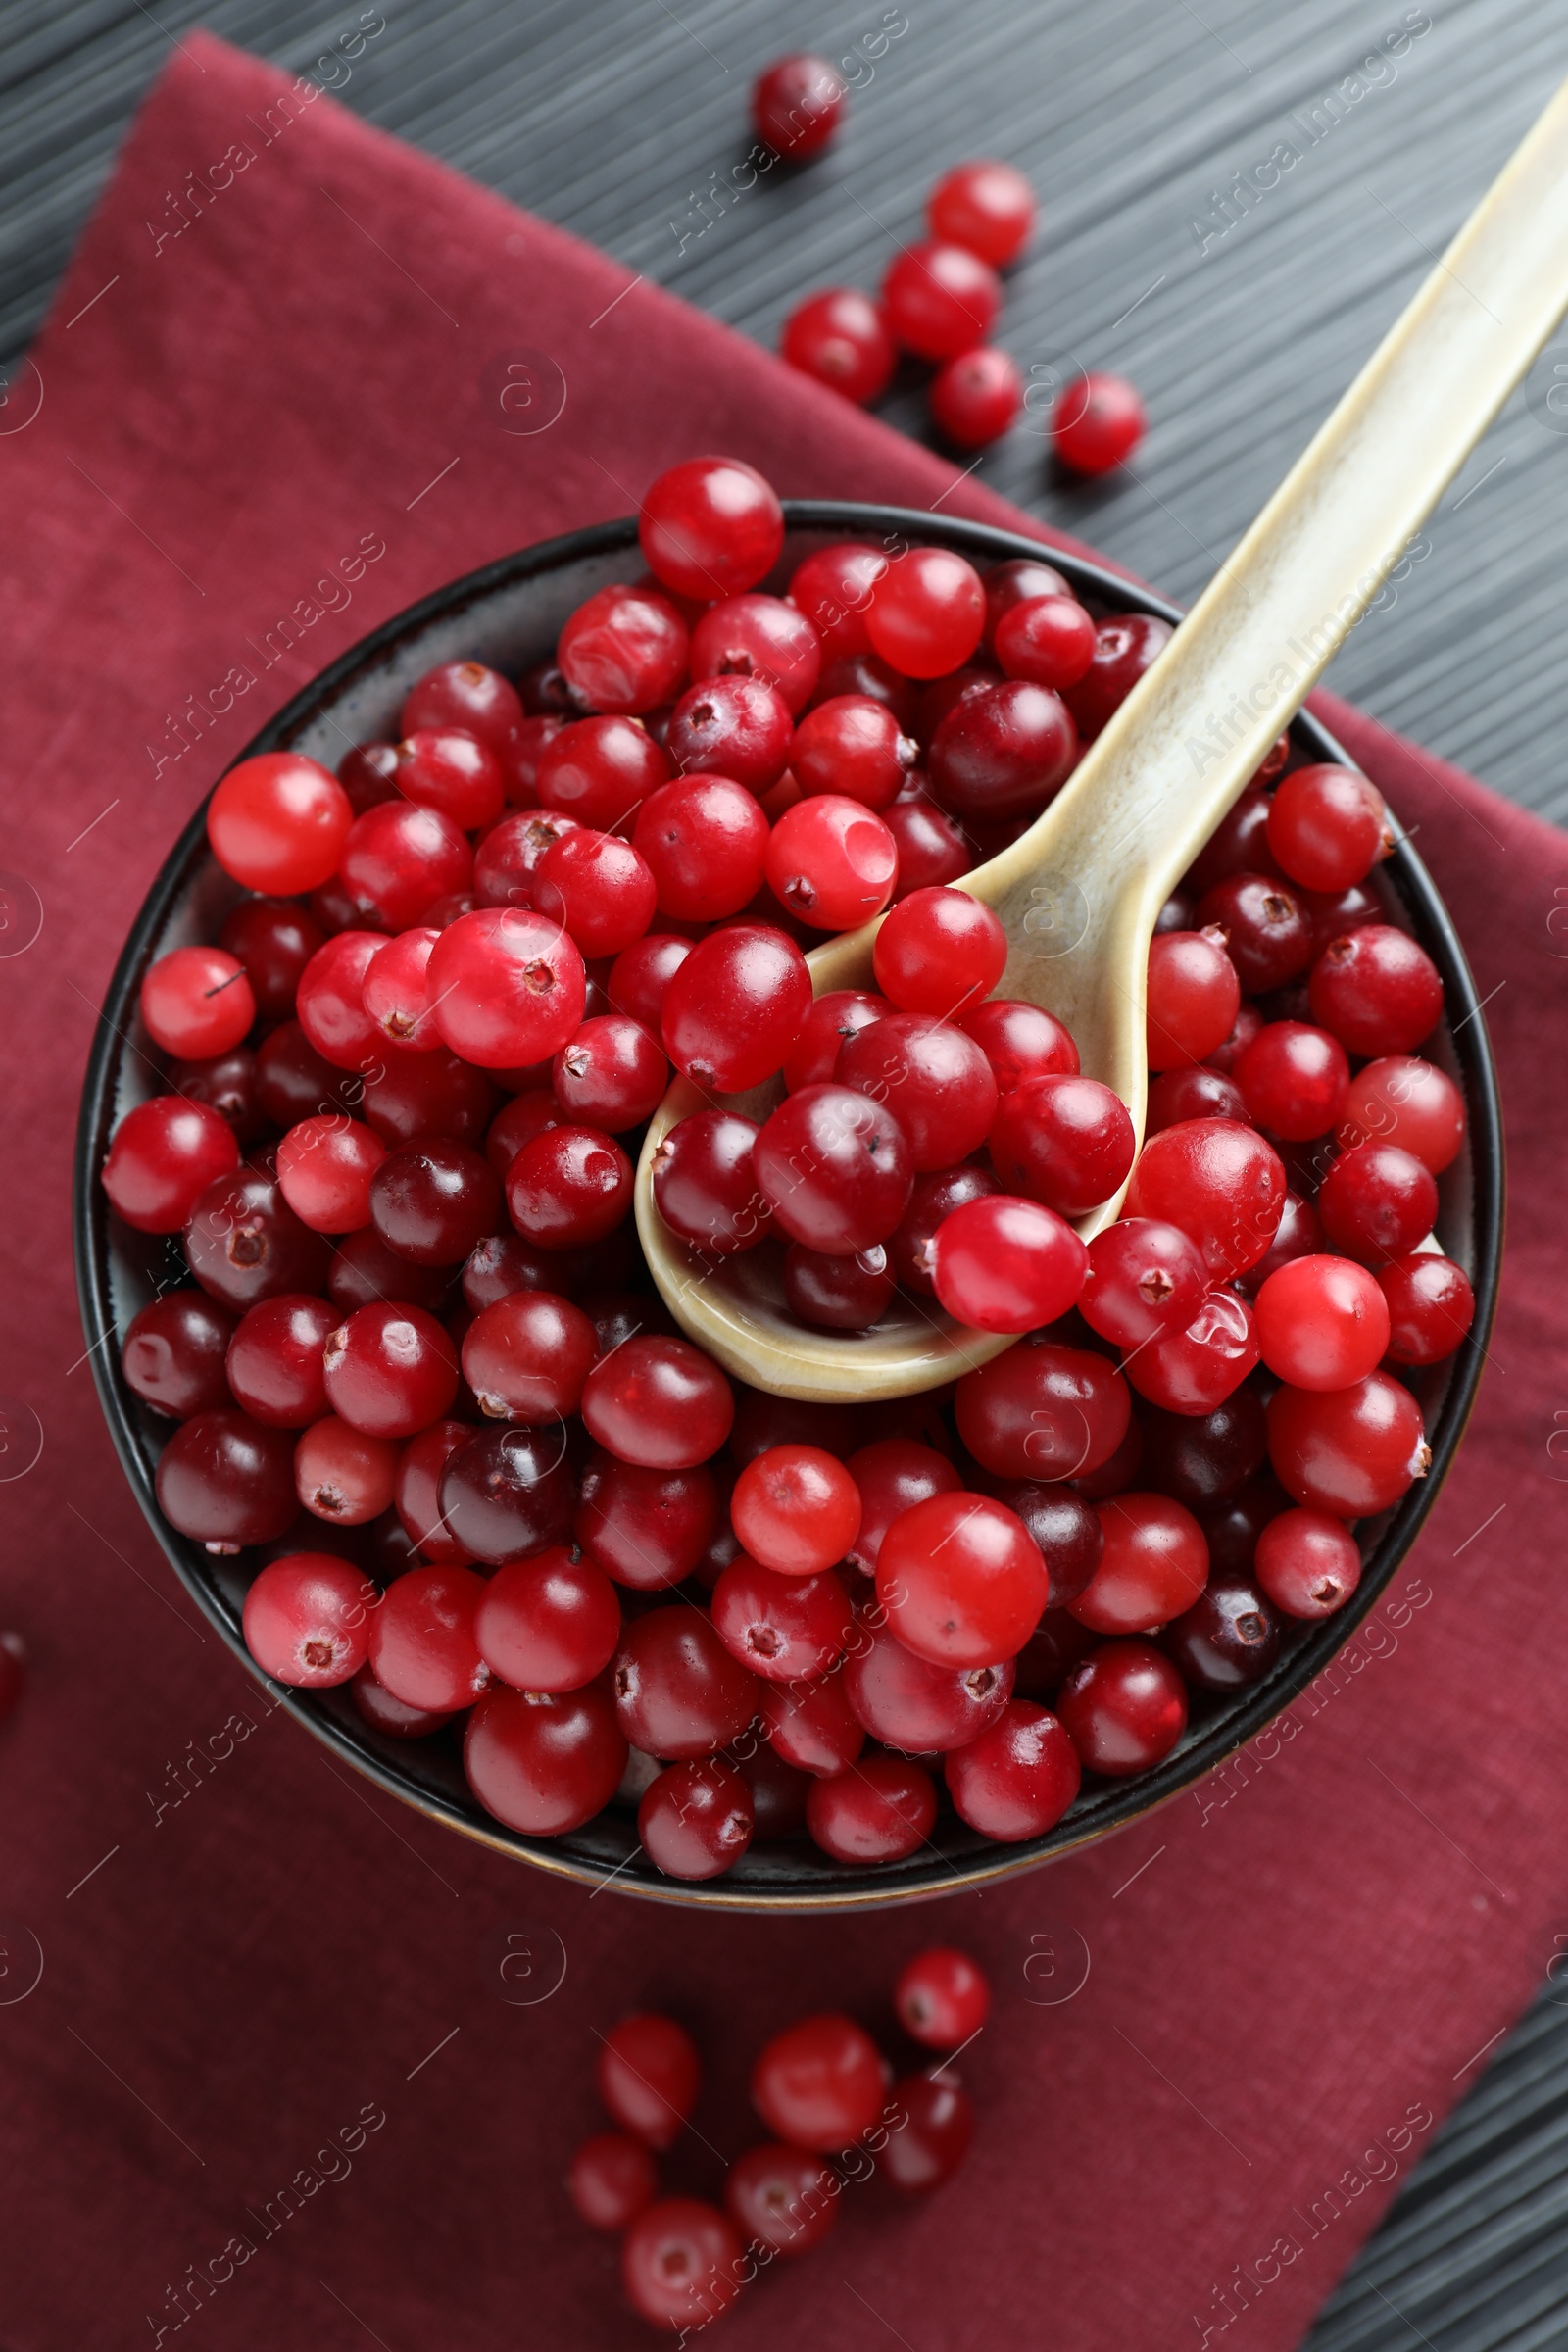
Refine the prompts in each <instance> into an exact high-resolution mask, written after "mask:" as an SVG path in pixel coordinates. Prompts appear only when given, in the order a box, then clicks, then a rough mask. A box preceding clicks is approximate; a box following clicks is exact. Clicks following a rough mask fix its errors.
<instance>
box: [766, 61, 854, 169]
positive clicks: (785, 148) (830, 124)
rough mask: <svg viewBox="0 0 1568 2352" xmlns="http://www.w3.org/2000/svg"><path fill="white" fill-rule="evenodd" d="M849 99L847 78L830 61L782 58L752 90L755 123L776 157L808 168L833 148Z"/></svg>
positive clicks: (768, 68)
mask: <svg viewBox="0 0 1568 2352" xmlns="http://www.w3.org/2000/svg"><path fill="white" fill-rule="evenodd" d="M849 98H850V94H849V88H848V85H847V84H846V82H845V80H844V77H843V75H842V74H841V73H839V72H838V70H837V69H836V67H833V66H831V65H829V63H828V61H827V59H826V58H825V57H812V56H810V55H809V53H806V52H802V53H800V54H799V55H796V56H792V57H780V58H777V59H775V60H774V62H773V64H772V65H770V66H768V67H767V68H766V69H765V71H764V72H762V73H759V75H758V76H757V79H756V81H755V82H754V83H753V84H752V121H753V123H755V124H756V126H757V135H758V137H759V138H760V139H765V140H766V142H767V144H768V146H769V147H771V148H772V149H773V151H774V153H775V154H777V155H782V156H783V157H785V158H786V160H787V161H788V162H790V163H792V164H802V163H805V161H806V159H807V157H808V156H812V155H820V154H821V152H822V149H823V148H824V147H826V146H827V145H828V144H829V143H830V142H831V140H832V139H833V137H834V135H835V133H836V132H837V130H838V127H839V124H840V123H841V122H842V121H843V119H844V113H845V109H846V108H847V106H848V105H849Z"/></svg>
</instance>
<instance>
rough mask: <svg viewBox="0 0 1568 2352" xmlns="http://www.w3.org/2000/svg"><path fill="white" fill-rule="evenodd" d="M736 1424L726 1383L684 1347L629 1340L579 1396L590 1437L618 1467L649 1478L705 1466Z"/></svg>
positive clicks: (707, 1362) (686, 1343) (602, 1364)
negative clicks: (633, 1467)
mask: <svg viewBox="0 0 1568 2352" xmlns="http://www.w3.org/2000/svg"><path fill="white" fill-rule="evenodd" d="M734 1417H735V1397H734V1393H733V1392H732V1390H731V1388H730V1385H729V1382H728V1381H727V1380H726V1379H725V1378H724V1375H723V1373H722V1372H721V1371H720V1370H719V1368H718V1366H717V1364H715V1363H714V1362H713V1360H712V1358H711V1356H709V1355H705V1354H704V1353H703V1351H702V1349H701V1348H694V1347H692V1346H691V1344H690V1342H689V1341H686V1340H675V1339H666V1338H662V1337H661V1338H646V1339H636V1340H627V1341H626V1342H625V1343H624V1344H623V1345H622V1346H621V1347H619V1348H616V1349H615V1350H614V1352H613V1354H612V1355H608V1356H606V1357H605V1358H604V1359H603V1361H602V1362H600V1363H597V1364H596V1365H595V1366H594V1368H593V1370H592V1371H591V1372H590V1373H589V1375H588V1380H587V1384H586V1386H585V1387H584V1389H583V1395H582V1418H583V1425H584V1427H585V1428H586V1429H587V1431H588V1434H589V1436H590V1437H592V1438H594V1439H596V1440H597V1441H598V1443H599V1444H600V1445H601V1446H604V1448H605V1450H606V1452H607V1453H613V1455H614V1456H615V1458H616V1460H617V1461H622V1462H634V1463H637V1464H639V1465H640V1466H641V1467H643V1468H644V1469H649V1470H692V1469H695V1468H696V1466H697V1464H698V1463H699V1462H706V1461H709V1460H711V1457H712V1456H713V1455H714V1454H715V1453H716V1452H717V1451H718V1449H719V1447H720V1446H722V1445H723V1443H724V1440H725V1439H726V1438H727V1437H728V1436H729V1433H730V1426H731V1423H732V1422H733V1420H734Z"/></svg>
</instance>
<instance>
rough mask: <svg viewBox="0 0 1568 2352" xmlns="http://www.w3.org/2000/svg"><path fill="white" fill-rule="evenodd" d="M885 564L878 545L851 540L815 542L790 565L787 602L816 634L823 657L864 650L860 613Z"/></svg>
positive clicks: (865, 609) (866, 646) (865, 642)
mask: <svg viewBox="0 0 1568 2352" xmlns="http://www.w3.org/2000/svg"><path fill="white" fill-rule="evenodd" d="M887 567H888V560H887V558H886V556H885V555H883V554H882V553H881V552H880V550H879V549H877V548H874V547H865V546H863V545H861V543H860V542H859V541H858V540H855V539H841V540H836V541H835V542H834V543H833V545H832V546H830V547H819V548H817V549H816V550H815V551H814V552H813V553H812V554H811V555H809V556H807V557H806V558H805V559H804V560H803V561H802V562H801V563H800V564H797V565H796V567H795V572H794V576H793V577H792V579H791V581H790V586H789V597H790V602H791V604H793V605H797V606H799V608H800V610H801V611H802V612H803V613H805V614H806V617H807V619H808V620H809V621H810V623H811V625H812V627H813V628H814V629H815V630H816V632H817V635H818V636H819V637H820V638H821V640H822V654H823V659H824V661H828V660H832V661H836V660H837V659H838V658H839V657H840V656H841V655H845V654H864V653H868V652H869V651H870V647H871V640H870V638H869V637H868V636H867V634H866V628H865V616H866V614H867V613H868V612H869V611H870V609H871V599H872V596H873V595H874V593H875V591H876V584H877V581H878V580H879V579H880V578H881V577H882V574H883V573H884V572H885V571H886V569H887Z"/></svg>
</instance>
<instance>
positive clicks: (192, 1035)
mask: <svg viewBox="0 0 1568 2352" xmlns="http://www.w3.org/2000/svg"><path fill="white" fill-rule="evenodd" d="M140 1006H141V1017H142V1020H143V1022H144V1024H145V1026H146V1029H147V1033H148V1035H149V1037H151V1039H152V1041H153V1043H154V1045H155V1046H160V1047H162V1049H163V1051H164V1052H165V1053H166V1054H182V1055H185V1056H187V1057H191V1058H201V1057H204V1056H207V1055H210V1054H226V1053H227V1052H228V1051H229V1049H230V1048H231V1047H233V1046H237V1045H238V1044H239V1042H240V1040H241V1039H242V1038H243V1037H245V1036H247V1035H248V1034H249V1031H250V1028H251V1024H252V1023H253V1022H254V1020H255V1018H256V998H255V995H254V993H253V992H252V989H251V984H250V980H249V978H248V976H247V974H246V971H245V966H244V965H243V964H242V963H241V962H240V961H239V960H238V958H237V957H236V956H230V955H227V954H225V953H224V951H223V950H222V949H221V948H209V947H189V948H172V949H171V950H170V952H169V954H168V955H167V956H159V958H158V960H157V962H156V963H154V964H152V965H150V966H149V968H148V970H147V971H146V973H145V974H144V975H143V978H142V984H141V994H140Z"/></svg>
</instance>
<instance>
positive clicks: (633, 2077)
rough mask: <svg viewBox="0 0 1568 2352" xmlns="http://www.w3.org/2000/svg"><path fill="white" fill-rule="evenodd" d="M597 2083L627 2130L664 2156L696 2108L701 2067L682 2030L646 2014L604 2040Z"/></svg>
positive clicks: (623, 2023) (670, 2020) (610, 2110)
mask: <svg viewBox="0 0 1568 2352" xmlns="http://www.w3.org/2000/svg"><path fill="white" fill-rule="evenodd" d="M595 2082H596V2086H597V2088H598V2092H599V2096H600V2099H601V2100H602V2101H603V2103H604V2106H605V2110H606V2112H607V2113H608V2114H609V2115H610V2116H611V2117H612V2118H613V2121H614V2122H615V2123H617V2124H619V2125H620V2127H621V2129H622V2131H629V2132H631V2133H632V2134H633V2136H634V2137H635V2138H637V2139H640V2140H641V2141H642V2142H643V2143H644V2145H645V2146H647V2147H650V2148H657V2149H660V2150H661V2151H662V2150H663V2149H665V2148H669V2147H673V2146H674V2144H675V2141H676V2139H677V2138H678V2137H679V2135H680V2130H681V2126H682V2125H683V2124H684V2123H685V2121H686V2118H687V2117H688V2116H689V2115H690V2114H691V2111H692V2109H693V2108H694V2107H695V2106H696V2104H697V2093H698V2089H699V2087H700V2086H701V2083H702V2063H701V2061H700V2060H699V2058H698V2055H697V2045H696V2043H695V2042H694V2041H693V2040H692V2037H691V2035H690V2034H688V2033H687V2032H686V2030H685V2028H684V2027H683V2026H679V2025H677V2024H676V2022H675V2020H674V2019H673V2018H672V2017H663V2016H662V2015H661V2014H660V2013H659V2012H658V2011H657V2010H651V2009H641V2010H636V2011H634V2012H633V2013H632V2015H631V2016H629V2017H623V2018H622V2019H621V2020H620V2023H619V2024H618V2025H617V2026H615V2027H614V2028H613V2030H612V2032H611V2033H609V2034H604V2035H602V2036H601V2037H600V2044H599V2056H598V2060H597V2062H596V2066H595Z"/></svg>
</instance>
